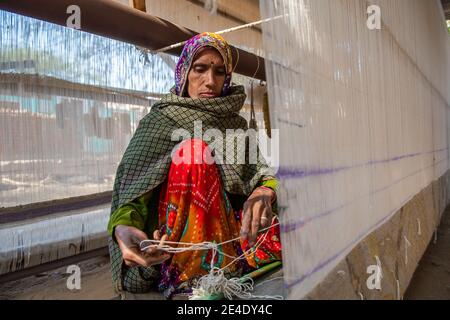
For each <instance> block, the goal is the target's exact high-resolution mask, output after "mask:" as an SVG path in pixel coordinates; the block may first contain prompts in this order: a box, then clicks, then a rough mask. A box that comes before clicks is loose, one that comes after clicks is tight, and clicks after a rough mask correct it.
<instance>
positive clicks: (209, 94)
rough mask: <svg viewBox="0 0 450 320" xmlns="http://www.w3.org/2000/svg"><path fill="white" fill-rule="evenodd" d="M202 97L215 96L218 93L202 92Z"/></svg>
mask: <svg viewBox="0 0 450 320" xmlns="http://www.w3.org/2000/svg"><path fill="white" fill-rule="evenodd" d="M199 96H200V97H205V98H214V97H216V96H217V95H216V94H215V93H214V92H202V93H200V94H199Z"/></svg>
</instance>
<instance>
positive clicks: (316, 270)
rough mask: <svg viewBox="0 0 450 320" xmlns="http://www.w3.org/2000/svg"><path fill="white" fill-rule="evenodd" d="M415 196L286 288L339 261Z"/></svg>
mask: <svg viewBox="0 0 450 320" xmlns="http://www.w3.org/2000/svg"><path fill="white" fill-rule="evenodd" d="M448 158H449V157H448V156H447V157H446V158H445V159H442V160H441V161H439V162H436V163H435V164H433V165H430V166H428V167H426V168H424V169H428V168H430V167H433V166H435V165H437V164H439V163H441V162H443V161H445V160H447V159H448ZM420 171H422V170H420ZM414 195H415V193H412V194H410V195H409V196H408V197H407V198H406V200H405V201H404V202H403V204H402V205H400V206H399V207H397V208H395V209H394V210H392V211H390V212H389V214H388V215H386V216H385V217H384V218H382V219H381V220H380V221H378V222H377V223H376V224H375V225H373V226H371V227H370V228H368V229H366V230H365V231H364V232H363V233H360V234H359V236H358V237H357V238H356V239H355V240H353V241H352V242H350V244H348V245H347V246H346V247H344V248H343V249H342V250H340V251H339V252H338V253H336V254H335V255H333V256H331V257H330V258H328V259H326V260H325V261H323V262H321V263H319V264H318V265H317V266H316V267H314V268H313V269H312V270H311V271H309V272H307V273H306V274H304V275H303V276H301V277H300V278H298V279H296V280H294V281H293V282H291V283H287V282H284V287H285V288H286V289H289V288H291V287H293V286H296V285H298V284H300V283H302V282H303V281H304V280H305V279H306V278H308V277H310V276H311V275H313V274H314V273H316V272H318V271H320V270H321V269H322V268H323V267H325V266H326V265H327V264H329V263H330V262H332V261H333V260H335V259H337V258H338V257H339V256H340V255H341V254H342V253H343V252H345V251H346V250H347V249H348V248H350V247H351V246H353V245H354V244H355V243H357V242H359V241H360V240H361V239H362V238H363V237H365V236H366V234H367V233H368V232H370V231H371V230H373V229H375V228H377V227H378V226H380V225H381V224H383V223H384V222H385V221H386V220H388V219H389V218H390V217H391V216H392V215H393V214H394V213H395V212H397V211H398V210H399V209H400V208H402V207H403V206H404V205H405V204H406V202H407V201H408V199H411V198H412V197H413V196H414Z"/></svg>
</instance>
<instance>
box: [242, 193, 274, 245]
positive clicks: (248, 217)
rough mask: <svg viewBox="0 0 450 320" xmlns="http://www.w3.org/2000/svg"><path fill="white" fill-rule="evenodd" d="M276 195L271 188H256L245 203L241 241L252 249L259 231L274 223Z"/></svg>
mask: <svg viewBox="0 0 450 320" xmlns="http://www.w3.org/2000/svg"><path fill="white" fill-rule="evenodd" d="M275 197H276V194H275V191H273V190H272V189H270V188H263V187H259V188H256V189H255V190H254V191H253V193H252V194H251V195H250V197H249V198H248V199H247V201H246V202H245V203H244V208H243V218H242V227H241V239H242V240H247V239H248V245H249V246H250V247H251V246H253V245H254V244H255V241H256V237H257V236H258V231H259V230H260V229H261V228H267V227H269V226H270V225H271V223H272V215H273V213H272V202H273V201H274V200H275Z"/></svg>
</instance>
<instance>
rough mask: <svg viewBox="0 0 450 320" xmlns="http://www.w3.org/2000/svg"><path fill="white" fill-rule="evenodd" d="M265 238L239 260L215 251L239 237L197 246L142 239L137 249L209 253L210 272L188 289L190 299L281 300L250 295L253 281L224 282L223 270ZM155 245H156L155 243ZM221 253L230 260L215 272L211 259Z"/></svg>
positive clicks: (225, 280)
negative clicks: (209, 251)
mask: <svg viewBox="0 0 450 320" xmlns="http://www.w3.org/2000/svg"><path fill="white" fill-rule="evenodd" d="M276 218H277V217H274V218H273V219H272V225H271V226H270V227H267V228H265V229H262V230H260V231H259V233H261V232H264V231H267V230H269V229H271V228H274V227H276V226H278V225H279V223H276V224H273V222H274V220H275V219H276ZM266 237H267V232H266V233H265V234H264V236H263V237H261V238H260V239H259V240H258V241H257V242H256V244H255V246H254V247H252V248H250V249H249V250H247V251H245V252H244V253H243V254H242V255H240V256H239V257H234V256H231V255H228V254H226V253H224V252H222V251H220V250H219V245H224V244H227V243H230V242H233V241H238V240H239V239H240V237H239V238H234V239H231V240H228V241H224V242H222V243H215V242H208V241H205V242H201V243H189V242H174V241H165V242H164V244H163V245H159V243H160V241H159V240H143V241H141V243H140V247H141V250H142V251H145V250H147V249H149V248H151V247H154V248H157V249H158V250H162V251H165V252H168V253H174V254H176V253H181V252H186V251H197V250H212V257H211V269H210V272H209V273H208V274H206V275H204V276H202V277H200V278H199V279H198V280H197V282H196V284H195V285H194V286H193V288H192V295H191V296H189V299H190V300H205V299H208V298H209V297H211V296H214V295H220V294H223V295H224V297H226V298H227V299H229V300H231V299H232V298H233V297H237V298H240V299H250V298H255V299H276V300H282V299H284V297H282V296H279V295H277V296H254V295H252V294H251V293H250V292H251V291H253V288H254V287H253V285H254V282H253V279H251V278H249V277H247V278H245V277H244V278H230V279H227V278H226V277H225V273H224V270H225V269H227V268H228V267H229V266H230V265H232V264H233V263H235V262H236V261H238V260H240V259H245V255H246V254H248V253H253V252H254V251H256V249H257V248H258V247H259V246H260V245H261V244H262V243H263V242H264V240H265V239H266ZM155 243H157V244H155ZM168 244H173V245H181V246H185V247H172V246H169V245H168ZM219 252H220V254H223V255H225V256H227V257H229V258H232V259H234V260H233V261H231V262H230V263H229V264H227V265H226V266H225V267H223V268H221V269H219V268H215V267H214V258H215V256H216V255H217V253H219Z"/></svg>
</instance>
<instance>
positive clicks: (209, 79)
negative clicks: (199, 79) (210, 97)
mask: <svg viewBox="0 0 450 320" xmlns="http://www.w3.org/2000/svg"><path fill="white" fill-rule="evenodd" d="M205 81H206V86H208V87H214V86H215V84H216V79H215V77H214V73H213V72H212V70H208V72H206V80H205Z"/></svg>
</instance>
